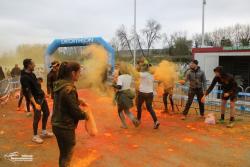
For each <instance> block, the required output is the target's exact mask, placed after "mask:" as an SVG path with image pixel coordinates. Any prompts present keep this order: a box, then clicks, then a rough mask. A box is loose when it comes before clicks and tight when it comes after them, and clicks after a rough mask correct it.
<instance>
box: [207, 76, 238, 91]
mask: <svg viewBox="0 0 250 167" xmlns="http://www.w3.org/2000/svg"><path fill="white" fill-rule="evenodd" d="M216 83H219V84H221V89H222V91H223V93H229V94H230V95H231V96H235V95H236V94H237V87H238V86H237V83H236V81H235V79H234V77H233V76H232V75H230V74H224V75H223V77H214V79H213V81H212V83H211V85H210V86H209V88H208V90H207V91H206V93H205V94H206V95H208V94H209V93H210V92H211V91H212V90H213V88H214V86H215V85H216Z"/></svg>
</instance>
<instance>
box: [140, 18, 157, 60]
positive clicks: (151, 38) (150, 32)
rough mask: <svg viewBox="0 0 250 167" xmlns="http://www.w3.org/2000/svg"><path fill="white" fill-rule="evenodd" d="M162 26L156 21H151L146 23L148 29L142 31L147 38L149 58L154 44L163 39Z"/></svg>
mask: <svg viewBox="0 0 250 167" xmlns="http://www.w3.org/2000/svg"><path fill="white" fill-rule="evenodd" d="M160 30H161V25H160V23H158V22H157V21H156V20H153V19H150V20H148V21H147V23H146V27H145V28H144V29H143V30H142V34H143V35H144V37H145V41H146V48H147V56H149V51H150V49H151V47H152V46H153V44H154V42H156V41H157V40H159V39H161V34H160Z"/></svg>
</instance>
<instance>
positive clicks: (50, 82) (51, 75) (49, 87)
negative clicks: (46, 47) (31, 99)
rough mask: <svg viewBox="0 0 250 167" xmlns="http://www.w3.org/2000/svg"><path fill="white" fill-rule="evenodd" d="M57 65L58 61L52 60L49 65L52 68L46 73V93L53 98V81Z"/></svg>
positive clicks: (56, 72)
mask: <svg viewBox="0 0 250 167" xmlns="http://www.w3.org/2000/svg"><path fill="white" fill-rule="evenodd" d="M59 66H60V63H59V62H58V61H53V62H52V63H51V66H50V68H52V69H51V70H50V72H49V73H48V75H47V94H48V95H51V99H54V92H53V83H54V82H55V81H56V80H57V75H58V69H59Z"/></svg>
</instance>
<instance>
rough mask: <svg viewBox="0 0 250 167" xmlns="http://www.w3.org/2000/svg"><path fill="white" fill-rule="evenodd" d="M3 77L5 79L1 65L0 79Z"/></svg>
mask: <svg viewBox="0 0 250 167" xmlns="http://www.w3.org/2000/svg"><path fill="white" fill-rule="evenodd" d="M4 79H5V75H4V72H3V68H2V66H0V81H2V80H4Z"/></svg>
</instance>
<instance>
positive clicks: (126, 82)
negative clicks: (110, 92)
mask: <svg viewBox="0 0 250 167" xmlns="http://www.w3.org/2000/svg"><path fill="white" fill-rule="evenodd" d="M131 82H132V77H131V76H130V75H128V74H123V75H120V76H118V78H117V85H119V86H121V87H122V88H121V91H122V90H128V89H130V87H131Z"/></svg>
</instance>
